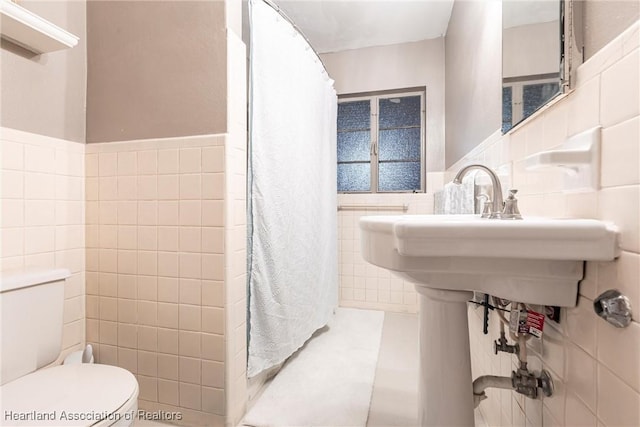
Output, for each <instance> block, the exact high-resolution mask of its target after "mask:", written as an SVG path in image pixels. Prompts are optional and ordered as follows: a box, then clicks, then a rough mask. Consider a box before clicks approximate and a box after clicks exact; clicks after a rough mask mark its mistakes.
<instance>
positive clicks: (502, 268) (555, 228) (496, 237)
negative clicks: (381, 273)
mask: <svg viewBox="0 0 640 427" xmlns="http://www.w3.org/2000/svg"><path fill="white" fill-rule="evenodd" d="M360 228H361V231H362V239H361V242H362V254H363V256H364V258H365V259H366V260H367V261H369V262H371V263H372V264H375V265H377V266H380V267H383V268H386V269H389V270H392V271H394V272H396V273H397V274H399V275H400V276H402V277H404V278H406V279H407V280H409V281H412V282H414V283H416V285H417V286H426V287H429V288H434V289H443V290H459V291H479V292H484V293H488V294H491V295H494V296H498V297H501V298H506V299H509V300H513V301H519V302H525V303H529V304H541V305H555V306H567V307H571V306H575V304H576V298H577V295H578V282H579V281H580V280H581V279H582V276H583V261H608V260H612V259H614V258H615V257H617V256H618V254H619V248H618V232H617V230H616V228H615V227H614V226H612V225H610V224H607V223H604V222H601V221H596V220H589V219H546V218H525V219H523V220H499V219H482V218H480V217H479V216H478V215H398V216H369V217H363V218H361V219H360Z"/></svg>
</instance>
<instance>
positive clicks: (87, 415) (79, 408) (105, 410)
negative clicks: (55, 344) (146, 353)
mask: <svg viewBox="0 0 640 427" xmlns="http://www.w3.org/2000/svg"><path fill="white" fill-rule="evenodd" d="M0 396H2V402H1V403H0V425H3V426H101V427H106V426H119V427H120V426H122V427H124V426H130V425H131V424H132V423H133V421H134V419H135V418H136V415H137V409H138V383H137V381H136V379H135V377H134V376H133V375H132V374H131V373H130V372H129V371H127V370H125V369H122V368H118V367H116V366H109V365H97V364H80V365H60V366H55V367H53V368H45V369H41V370H39V371H36V372H34V373H31V374H29V375H25V376H23V377H20V378H19V379H17V380H14V381H11V382H9V383H7V384H5V385H3V386H2V387H0Z"/></svg>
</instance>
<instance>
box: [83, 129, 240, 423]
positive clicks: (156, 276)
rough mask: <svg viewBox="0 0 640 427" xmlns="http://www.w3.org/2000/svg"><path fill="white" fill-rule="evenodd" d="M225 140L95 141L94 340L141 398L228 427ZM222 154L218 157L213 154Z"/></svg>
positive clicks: (89, 158)
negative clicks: (136, 385)
mask: <svg viewBox="0 0 640 427" xmlns="http://www.w3.org/2000/svg"><path fill="white" fill-rule="evenodd" d="M226 141H227V136H226V135H207V136H199V137H185V138H169V139H161V140H144V141H129V142H120V143H108V144H91V145H88V146H87V148H86V162H85V163H86V167H87V170H86V175H87V186H86V196H87V202H86V204H87V217H86V219H87V220H86V235H87V236H88V238H87V249H86V252H87V302H86V306H87V341H89V342H91V343H93V344H94V347H95V349H96V355H97V360H98V361H99V362H100V363H107V364H113V365H118V366H121V367H123V368H126V369H128V370H130V371H131V372H133V373H134V374H135V375H136V377H137V379H138V382H139V385H140V398H139V405H140V407H141V408H143V409H146V410H150V411H155V410H166V411H180V412H181V413H182V414H183V417H184V418H183V420H182V423H184V424H186V425H214V424H215V425H220V424H223V423H224V419H225V415H226V408H225V384H224V383H223V382H220V381H219V380H215V379H220V378H224V377H225V369H226V368H227V363H226V356H225V347H226V342H225V330H224V324H225V321H224V312H225V301H224V300H223V299H222V298H221V296H222V295H224V286H225V282H224V281H225V272H224V270H225V259H228V257H226V256H225V252H224V227H225V218H224V215H223V214H222V211H221V209H220V207H221V206H223V205H224V203H225V201H224V187H223V183H224V180H223V179H210V178H211V177H213V176H216V177H217V176H218V175H220V176H222V175H223V173H224V169H220V168H219V167H217V166H215V165H216V164H219V163H220V160H219V159H217V158H216V156H218V155H219V156H224V152H225V149H226V148H225V143H226ZM212 160H213V161H212Z"/></svg>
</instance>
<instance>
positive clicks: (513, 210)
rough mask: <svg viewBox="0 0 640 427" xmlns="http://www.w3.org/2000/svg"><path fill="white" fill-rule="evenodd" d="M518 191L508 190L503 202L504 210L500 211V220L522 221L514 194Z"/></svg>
mask: <svg viewBox="0 0 640 427" xmlns="http://www.w3.org/2000/svg"><path fill="white" fill-rule="evenodd" d="M517 192H518V190H516V189H515V188H512V189H510V190H509V196H508V197H507V200H505V201H504V209H503V210H502V216H501V218H502V219H522V215H520V210H519V209H518V199H516V193H517Z"/></svg>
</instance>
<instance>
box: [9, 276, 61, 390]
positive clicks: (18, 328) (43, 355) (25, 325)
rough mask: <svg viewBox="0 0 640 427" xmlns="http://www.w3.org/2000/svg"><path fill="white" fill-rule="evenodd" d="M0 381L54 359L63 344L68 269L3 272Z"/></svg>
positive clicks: (44, 364)
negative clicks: (65, 287)
mask: <svg viewBox="0 0 640 427" xmlns="http://www.w3.org/2000/svg"><path fill="white" fill-rule="evenodd" d="M1 274H2V278H1V279H0V316H1V319H2V322H1V323H0V366H1V370H0V385H2V384H5V383H8V382H9V381H12V380H15V379H17V378H20V377H21V376H23V375H26V374H29V373H31V372H33V371H35V370H36V369H38V368H41V367H43V366H46V365H48V364H50V363H51V362H53V361H55V360H56V359H57V357H58V355H59V354H60V347H61V346H62V325H63V307H64V283H65V279H66V278H67V277H69V275H70V273H69V270H67V269H41V268H29V269H23V270H14V271H6V272H2V273H1Z"/></svg>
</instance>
